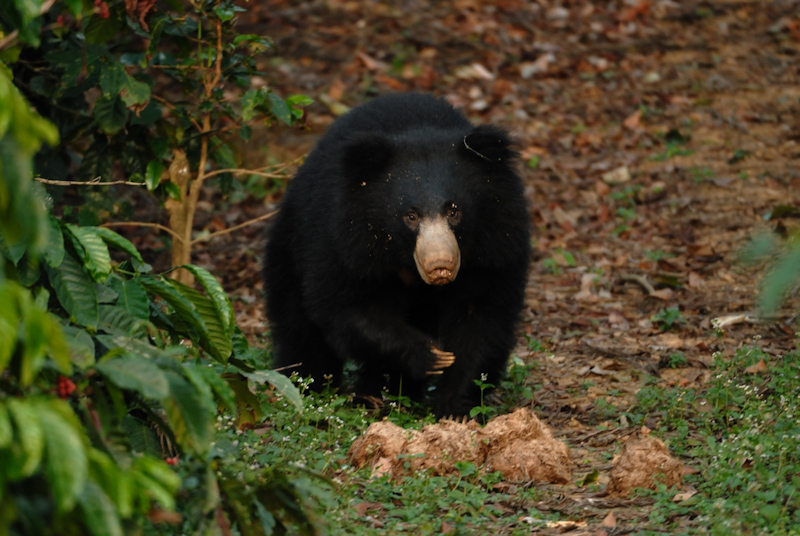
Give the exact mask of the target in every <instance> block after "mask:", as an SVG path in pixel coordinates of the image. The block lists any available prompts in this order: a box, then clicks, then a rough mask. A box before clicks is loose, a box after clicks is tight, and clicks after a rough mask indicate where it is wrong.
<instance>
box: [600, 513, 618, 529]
mask: <svg viewBox="0 0 800 536" xmlns="http://www.w3.org/2000/svg"><path fill="white" fill-rule="evenodd" d="M600 524H601V525H602V526H604V527H608V528H614V527H616V526H617V516H615V515H614V511H613V510H611V511H610V512H608V515H607V516H606V517H605V518H604V519H603V522H602V523H600Z"/></svg>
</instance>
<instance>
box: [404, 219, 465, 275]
mask: <svg viewBox="0 0 800 536" xmlns="http://www.w3.org/2000/svg"><path fill="white" fill-rule="evenodd" d="M414 262H415V263H416V265H417V271H418V272H419V275H420V277H421V278H422V280H423V281H425V283H427V284H428V285H446V284H447V283H450V282H452V281H454V280H455V278H456V275H458V269H459V268H460V267H461V251H460V250H459V248H458V241H457V240H456V237H455V235H454V234H453V230H452V229H451V228H450V226H449V225H448V224H447V219H446V218H444V217H443V216H438V217H436V218H434V219H423V220H422V221H421V222H420V225H419V232H418V234H417V243H416V247H415V248H414Z"/></svg>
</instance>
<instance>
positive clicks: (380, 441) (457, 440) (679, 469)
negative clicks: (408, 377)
mask: <svg viewBox="0 0 800 536" xmlns="http://www.w3.org/2000/svg"><path fill="white" fill-rule="evenodd" d="M648 434H649V430H647V429H646V428H643V429H642V430H641V431H639V432H637V433H636V434H635V435H634V436H632V437H631V438H630V439H629V440H628V441H627V442H626V443H625V445H624V446H623V448H622V451H621V452H620V453H619V454H618V455H617V456H615V457H614V460H613V462H612V469H611V475H610V477H611V479H610V481H609V484H608V488H607V490H606V491H607V492H608V493H609V494H611V495H617V496H625V495H628V494H629V492H630V491H631V490H633V489H634V488H648V489H655V488H656V486H657V485H658V484H664V485H666V486H668V487H672V486H675V485H679V484H680V483H681V478H682V474H683V465H682V464H681V463H680V462H679V461H678V460H676V459H675V458H673V457H672V456H671V455H670V453H669V451H668V450H667V447H666V445H664V443H663V442H662V441H661V440H659V439H657V438H655V437H651V436H650V435H648ZM349 456H350V460H351V462H352V463H353V464H354V465H355V466H356V467H359V468H360V467H364V466H367V465H368V466H370V468H371V469H372V471H373V475H375V476H380V475H383V474H387V473H388V474H390V475H392V477H393V478H398V477H401V476H403V475H407V474H412V473H415V472H417V471H429V472H430V474H433V475H439V476H444V475H450V474H458V472H459V468H458V467H457V466H456V463H457V462H471V463H473V464H475V466H477V467H482V470H483V471H486V472H493V471H500V472H501V473H502V474H503V476H504V477H505V478H506V479H507V480H510V481H529V480H534V481H539V482H550V483H553V484H566V483H568V482H570V480H571V478H572V471H573V463H572V459H571V457H570V451H569V448H568V447H567V446H566V445H565V444H564V443H562V442H561V441H558V440H556V439H555V438H553V434H552V432H551V431H550V429H549V428H547V426H546V425H544V424H543V423H542V422H541V421H540V420H539V419H538V418H536V415H534V414H533V413H532V412H531V411H530V410H527V409H518V410H516V411H515V412H514V413H511V414H508V415H502V416H500V417H497V418H495V419H492V420H491V421H489V423H488V424H487V425H486V426H485V427H484V428H481V427H480V426H479V425H478V423H476V422H475V421H470V422H468V423H465V424H462V423H459V422H453V421H441V422H439V423H437V424H431V425H428V426H425V427H424V428H423V429H422V430H420V431H418V430H406V429H404V428H401V427H400V426H397V425H396V424H393V423H391V422H388V421H383V422H375V423H372V424H371V425H370V426H369V428H368V429H367V431H366V433H365V434H364V435H363V436H361V437H360V438H358V439H357V440H356V441H355V442H354V443H353V445H352V447H350V452H349Z"/></svg>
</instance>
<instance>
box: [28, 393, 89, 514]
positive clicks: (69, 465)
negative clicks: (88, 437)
mask: <svg viewBox="0 0 800 536" xmlns="http://www.w3.org/2000/svg"><path fill="white" fill-rule="evenodd" d="M59 405H61V406H64V407H61V408H57V409H54V406H59ZM34 407H35V409H36V413H37V416H38V418H39V422H40V423H41V424H42V429H43V430H44V432H45V434H44V439H45V453H46V457H45V465H44V472H45V475H47V483H48V484H49V485H50V492H51V493H52V495H53V501H54V502H55V504H56V510H57V511H58V512H59V513H62V514H63V513H66V512H68V511H70V510H71V509H72V508H73V506H74V505H75V502H76V500H77V498H78V495H80V493H81V491H82V490H83V487H84V484H85V483H86V478H87V476H88V470H87V467H88V462H87V459H86V445H85V444H84V442H83V440H82V439H81V436H80V434H82V430H81V428H80V424H79V423H78V422H77V419H74V420H73V422H70V421H67V420H65V419H64V415H65V414H67V413H72V409H71V408H70V407H69V405H67V404H66V402H64V401H63V400H59V399H56V398H50V399H38V400H36V401H35V404H34Z"/></svg>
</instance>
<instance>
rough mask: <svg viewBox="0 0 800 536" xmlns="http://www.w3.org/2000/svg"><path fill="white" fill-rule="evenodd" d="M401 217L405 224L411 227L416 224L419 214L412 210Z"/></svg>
mask: <svg viewBox="0 0 800 536" xmlns="http://www.w3.org/2000/svg"><path fill="white" fill-rule="evenodd" d="M403 219H404V220H406V225H408V226H409V227H412V228H413V227H416V226H417V224H418V223H419V215H418V214H417V213H416V212H414V211H413V210H411V211H409V212H408V214H406V215H405V216H404V218H403Z"/></svg>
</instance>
